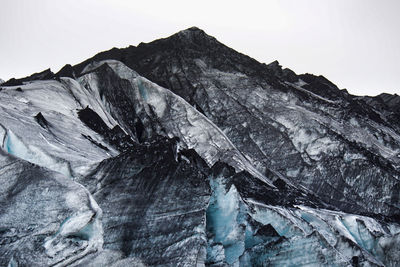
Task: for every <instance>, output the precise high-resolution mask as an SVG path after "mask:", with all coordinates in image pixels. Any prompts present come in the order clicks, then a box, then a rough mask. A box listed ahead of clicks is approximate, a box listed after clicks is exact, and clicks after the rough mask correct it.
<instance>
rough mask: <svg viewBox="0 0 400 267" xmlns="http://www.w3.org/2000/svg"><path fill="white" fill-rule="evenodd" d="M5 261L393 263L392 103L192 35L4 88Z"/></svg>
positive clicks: (399, 159)
mask: <svg viewBox="0 0 400 267" xmlns="http://www.w3.org/2000/svg"><path fill="white" fill-rule="evenodd" d="M1 88H2V90H1V91H0V100H1V101H0V107H1V110H2V115H1V116H0V135H1V140H3V142H2V146H1V150H0V182H1V184H2V187H1V189H0V192H1V194H0V226H1V231H0V240H1V242H0V265H1V266H35V265H38V266H205V265H207V266H283V265H295V266H309V265H315V266H325V265H332V266H350V265H353V266H358V265H368V266H397V265H399V264H400V258H399V253H398V252H399V250H400V225H399V223H400V182H399V180H400V123H399V122H400V109H399V103H400V101H399V99H398V96H397V95H388V94H381V95H379V96H376V97H358V96H353V95H351V94H349V93H348V92H347V91H345V90H340V89H339V88H338V87H337V86H336V85H334V84H333V83H332V82H330V81H329V80H328V79H327V78H325V77H324V76H316V75H313V74H296V73H294V72H293V71H291V70H290V69H287V68H282V66H281V65H280V64H279V62H278V61H274V62H272V63H270V64H263V63H260V62H258V61H256V60H254V59H252V58H250V57H248V56H246V55H243V54H241V53H239V52H237V51H235V50H233V49H231V48H229V47H228V46H226V45H224V44H222V43H220V42H219V41H218V40H217V39H215V38H214V37H211V36H209V35H207V34H206V33H205V32H204V31H202V30H200V29H198V28H196V27H192V28H189V29H186V30H184V31H181V32H178V33H176V34H174V35H172V36H170V37H167V38H164V39H159V40H155V41H153V42H150V43H141V44H139V45H138V46H136V47H135V46H129V47H127V48H122V49H117V48H113V49H111V50H109V51H105V52H101V53H99V54H97V55H95V56H94V57H92V58H90V59H87V60H85V61H84V62H82V63H80V64H78V65H75V66H72V65H68V64H67V65H65V66H64V67H63V68H62V69H61V70H60V71H59V72H58V73H55V74H54V73H52V72H51V71H50V70H46V71H43V72H39V73H35V74H32V75H31V76H29V77H26V78H22V79H12V80H9V81H7V82H6V83H4V84H2V85H1Z"/></svg>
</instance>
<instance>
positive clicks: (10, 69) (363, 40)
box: [0, 0, 400, 95]
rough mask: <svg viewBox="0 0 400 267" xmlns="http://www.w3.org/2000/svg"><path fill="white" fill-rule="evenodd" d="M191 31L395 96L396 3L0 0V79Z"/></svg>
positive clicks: (399, 23)
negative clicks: (193, 28)
mask: <svg viewBox="0 0 400 267" xmlns="http://www.w3.org/2000/svg"><path fill="white" fill-rule="evenodd" d="M191 26H197V27H199V28H201V29H203V30H205V31H206V32H207V33H208V34H210V35H212V36H214V37H216V38H217V39H218V40H219V41H221V42H223V43H225V44H226V45H228V46H230V47H232V48H234V49H235V50H238V51H240V52H242V53H244V54H247V55H249V56H251V57H253V58H255V59H257V60H259V61H261V62H265V63H269V62H272V61H273V60H278V61H279V62H280V63H281V65H283V67H288V68H290V69H292V70H294V71H295V72H296V73H305V72H309V73H314V74H322V75H324V76H325V77H327V78H328V79H330V80H331V81H332V82H334V83H335V84H337V85H338V86H339V87H340V88H347V89H348V90H349V91H350V92H351V93H353V94H358V95H366V94H368V95H376V94H379V93H381V92H388V93H398V94H400V1H398V0H280V1H277V0H276V1H275V0H264V1H251V0H247V1H243V0H242V1H234V0H231V1H217V0H214V1H208V0H203V1H188V0H186V1H173V0H167V1H151V0H147V1H146V0H141V1H123V0H76V1H74V0H70V1H68V0H1V1H0V78H2V79H4V80H7V79H9V78H11V77H23V76H27V75H30V74H32V73H33V72H38V71H41V70H44V69H46V68H49V67H50V68H51V69H52V70H53V71H54V72H56V71H58V70H59V69H60V68H61V67H62V66H63V65H65V64H66V63H70V64H77V63H79V62H81V61H83V60H85V59H87V58H89V57H91V56H93V55H94V54H96V53H98V52H100V51H103V50H108V49H110V48H112V47H126V46H128V45H137V44H139V43H140V42H150V41H152V40H154V39H158V38H162V37H167V36H169V35H171V34H173V33H175V32H177V31H180V30H183V29H186V28H188V27H191Z"/></svg>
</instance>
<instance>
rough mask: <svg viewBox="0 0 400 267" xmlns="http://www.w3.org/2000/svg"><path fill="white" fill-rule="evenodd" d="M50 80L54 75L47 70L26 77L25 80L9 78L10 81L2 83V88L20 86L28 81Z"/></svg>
mask: <svg viewBox="0 0 400 267" xmlns="http://www.w3.org/2000/svg"><path fill="white" fill-rule="evenodd" d="M52 78H54V73H53V72H52V71H51V70H50V69H47V70H44V71H42V72H38V73H34V74H32V75H31V76H28V77H25V78H20V79H15V78H11V79H10V80H8V81H6V82H5V83H3V85H4V86H16V85H22V84H23V83H24V82H28V81H35V80H49V79H52Z"/></svg>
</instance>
